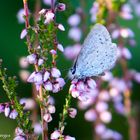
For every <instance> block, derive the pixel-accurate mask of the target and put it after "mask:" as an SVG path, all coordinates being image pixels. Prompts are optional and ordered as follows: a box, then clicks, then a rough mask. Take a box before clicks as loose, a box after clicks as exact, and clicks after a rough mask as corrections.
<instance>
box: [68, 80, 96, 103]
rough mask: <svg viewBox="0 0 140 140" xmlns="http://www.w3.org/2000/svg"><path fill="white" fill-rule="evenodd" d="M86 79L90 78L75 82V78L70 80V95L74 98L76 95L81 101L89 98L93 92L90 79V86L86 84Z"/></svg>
mask: <svg viewBox="0 0 140 140" xmlns="http://www.w3.org/2000/svg"><path fill="white" fill-rule="evenodd" d="M88 80H90V79H85V80H84V81H83V80H79V81H76V82H75V79H74V80H73V81H72V82H71V83H72V84H71V86H70V93H71V95H72V96H73V97H74V98H76V97H78V99H79V100H81V101H87V100H88V99H90V97H91V96H93V95H95V93H94V92H93V91H92V90H93V85H94V84H93V83H92V82H93V81H90V82H91V83H92V84H91V83H90V84H91V85H90V86H91V87H92V88H91V87H90V86H89V85H88V82H87V81H88Z"/></svg>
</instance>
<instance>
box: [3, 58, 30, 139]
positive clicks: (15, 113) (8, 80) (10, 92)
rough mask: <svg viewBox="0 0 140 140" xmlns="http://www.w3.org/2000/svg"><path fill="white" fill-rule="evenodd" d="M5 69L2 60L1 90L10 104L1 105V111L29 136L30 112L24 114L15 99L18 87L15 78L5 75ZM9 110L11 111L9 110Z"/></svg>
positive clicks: (21, 106)
mask: <svg viewBox="0 0 140 140" xmlns="http://www.w3.org/2000/svg"><path fill="white" fill-rule="evenodd" d="M6 71H7V69H6V68H3V67H2V60H1V62H0V80H1V82H2V84H3V89H4V91H5V94H6V95H7V97H8V99H9V100H10V102H8V103H1V104H0V106H1V108H2V109H3V111H1V112H4V113H5V116H6V117H8V116H9V117H10V118H11V119H16V120H17V123H18V127H19V128H21V129H22V130H23V131H24V133H25V134H26V135H27V137H28V136H29V134H31V133H32V128H31V121H30V118H29V116H30V112H29V111H27V112H25V111H24V109H23V107H24V105H21V104H20V102H19V100H18V98H17V92H16V87H17V85H18V82H17V80H16V77H15V76H14V77H9V76H8V75H7V74H6ZM10 108H11V109H10Z"/></svg>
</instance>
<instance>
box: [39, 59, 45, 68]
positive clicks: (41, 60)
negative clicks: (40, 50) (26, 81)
mask: <svg viewBox="0 0 140 140" xmlns="http://www.w3.org/2000/svg"><path fill="white" fill-rule="evenodd" d="M43 63H44V60H43V59H42V58H39V59H38V66H41V65H42V64H43Z"/></svg>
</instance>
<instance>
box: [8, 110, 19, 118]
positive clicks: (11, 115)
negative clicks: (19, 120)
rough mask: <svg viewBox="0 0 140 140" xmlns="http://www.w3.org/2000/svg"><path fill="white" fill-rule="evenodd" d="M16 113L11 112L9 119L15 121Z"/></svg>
mask: <svg viewBox="0 0 140 140" xmlns="http://www.w3.org/2000/svg"><path fill="white" fill-rule="evenodd" d="M17 115H18V113H17V111H16V110H12V112H11V113H10V115H9V118H11V119H15V118H16V117H17Z"/></svg>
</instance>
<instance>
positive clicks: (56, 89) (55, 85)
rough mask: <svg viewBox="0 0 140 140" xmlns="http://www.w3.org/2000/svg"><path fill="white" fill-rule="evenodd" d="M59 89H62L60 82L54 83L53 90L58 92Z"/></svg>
mask: <svg viewBox="0 0 140 140" xmlns="http://www.w3.org/2000/svg"><path fill="white" fill-rule="evenodd" d="M58 91H60V85H59V83H56V84H54V85H53V90H52V92H53V93H57V92H58Z"/></svg>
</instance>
